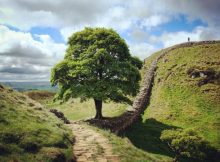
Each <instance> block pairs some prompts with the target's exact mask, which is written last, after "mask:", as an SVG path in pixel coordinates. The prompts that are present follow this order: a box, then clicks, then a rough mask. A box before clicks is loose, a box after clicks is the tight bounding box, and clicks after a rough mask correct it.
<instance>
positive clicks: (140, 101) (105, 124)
mask: <svg viewBox="0 0 220 162" xmlns="http://www.w3.org/2000/svg"><path fill="white" fill-rule="evenodd" d="M215 43H220V40H217V41H215V40H213V41H199V42H185V43H181V44H177V45H174V46H171V47H168V48H166V49H163V50H161V54H160V55H159V56H158V57H157V58H156V59H154V61H153V62H152V63H151V65H150V68H149V70H148V72H147V73H145V75H144V77H143V82H142V85H141V89H140V91H139V93H138V95H137V96H136V98H135V99H134V102H133V105H132V108H131V109H129V110H127V111H126V112H124V113H123V114H122V115H120V116H118V117H115V118H111V119H105V120H98V119H91V120H88V122H89V123H90V124H92V125H96V126H98V127H101V128H105V129H110V130H111V131H112V132H114V133H116V134H118V133H119V132H121V131H123V130H125V129H126V128H128V127H129V126H131V125H132V124H133V123H134V122H135V121H137V120H140V118H141V115H142V114H143V113H144V111H145V110H146V108H147V105H148V104H149V101H150V96H151V89H152V86H153V81H154V75H155V72H156V69H157V63H158V61H159V60H160V59H162V58H163V57H164V56H165V55H166V54H168V53H169V52H171V51H172V50H175V49H177V48H182V47H191V46H195V45H205V44H215Z"/></svg>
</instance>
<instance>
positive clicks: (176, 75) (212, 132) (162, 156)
mask: <svg viewBox="0 0 220 162" xmlns="http://www.w3.org/2000/svg"><path fill="white" fill-rule="evenodd" d="M165 50H166V49H165ZM160 53H161V51H159V52H157V53H155V54H153V55H152V56H150V57H149V58H147V59H146V60H145V65H144V68H143V69H142V75H144V74H145V73H146V72H147V70H148V69H149V67H150V63H151V62H152V61H153V60H154V59H155V58H156V57H157V56H158V55H159V54H160ZM219 58H220V44H213V45H211V44H209V45H196V46H193V47H185V48H179V49H176V50H173V51H171V52H170V53H169V54H168V55H166V56H165V57H164V58H162V59H161V60H160V61H159V63H158V69H157V72H156V76H155V79H154V86H153V89H152V96H151V100H150V104H149V105H148V107H147V110H146V111H145V113H144V115H143V121H140V122H138V123H135V124H134V125H132V126H131V127H130V128H129V129H128V130H127V131H125V132H124V133H123V134H122V137H118V136H115V135H114V134H111V133H110V132H108V131H105V130H100V129H97V128H93V127H92V128H93V129H96V130H97V131H99V132H100V133H102V134H103V135H104V136H106V137H107V138H108V139H109V141H111V143H112V145H113V149H114V152H115V153H116V154H118V155H120V157H121V160H122V161H127V162H130V161H134V162H136V161H146V162H148V161H155V162H160V161H172V158H173V157H174V155H173V153H172V151H171V150H170V149H169V148H168V146H167V145H166V144H164V143H163V142H161V140H160V136H161V133H162V131H163V130H167V129H175V128H183V129H186V128H187V129H188V128H192V129H194V130H196V131H197V133H198V134H199V135H201V136H203V137H204V138H205V139H206V140H208V141H209V142H210V143H211V145H212V146H214V147H216V148H217V149H220V140H219V134H220V117H219V116H220V86H219V85H220V84H219V79H218V77H216V78H214V79H213V80H212V81H211V82H209V83H207V84H204V85H202V86H198V83H199V82H201V80H203V79H204V78H201V77H197V78H194V79H193V78H192V77H191V76H190V75H189V74H188V71H189V69H194V70H200V71H207V70H210V69H211V70H212V71H214V72H215V73H216V75H218V74H219V73H220V66H219V65H220V63H219ZM51 99H52V98H50V99H48V100H39V101H40V102H41V103H43V104H46V105H47V107H48V108H56V109H58V110H60V111H62V112H64V114H65V116H67V118H68V119H70V120H81V119H86V118H91V117H94V115H95V109H94V103H93V101H92V100H89V101H86V102H83V103H81V102H80V100H79V99H74V100H71V101H69V102H67V103H64V104H61V105H60V104H58V103H52V102H51ZM126 107H127V106H126V105H123V104H115V103H107V104H104V108H103V114H104V116H117V115H119V114H121V113H122V112H123V111H125V108H126ZM181 160H182V161H184V159H181ZM185 161H189V159H186V160H185Z"/></svg>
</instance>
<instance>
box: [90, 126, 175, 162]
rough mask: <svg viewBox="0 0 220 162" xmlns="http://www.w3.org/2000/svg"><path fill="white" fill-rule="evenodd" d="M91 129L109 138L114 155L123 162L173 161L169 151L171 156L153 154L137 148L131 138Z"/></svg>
mask: <svg viewBox="0 0 220 162" xmlns="http://www.w3.org/2000/svg"><path fill="white" fill-rule="evenodd" d="M89 127H90V128H92V129H94V130H96V131H97V132H99V133H101V134H102V135H103V136H105V137H106V138H108V140H109V141H110V143H111V144H112V147H113V153H115V154H116V155H118V156H119V157H120V160H121V162H131V161H132V162H171V161H172V155H170V154H171V153H170V152H169V151H168V152H169V153H168V154H169V155H162V154H159V153H155V152H151V151H148V150H145V149H143V148H140V147H138V146H136V145H135V144H134V143H133V142H134V141H131V139H129V137H126V136H116V135H115V134H112V133H110V132H109V131H107V130H101V129H98V128H96V127H93V126H89ZM147 130H149V129H147ZM133 133H134V132H133ZM137 133H139V132H135V133H134V134H137ZM145 133H146V131H145ZM142 142H145V141H142ZM160 143H161V142H160ZM153 144H155V143H153ZM149 147H153V146H149ZM155 147H156V146H155ZM165 147H166V146H165Z"/></svg>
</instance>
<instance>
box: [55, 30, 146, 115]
mask: <svg viewBox="0 0 220 162" xmlns="http://www.w3.org/2000/svg"><path fill="white" fill-rule="evenodd" d="M141 67H142V62H141V61H140V60H139V59H138V58H136V57H132V56H131V55H130V52H129V49H128V46H127V45H126V43H125V41H124V40H123V39H122V38H121V37H120V36H119V35H118V34H117V33H116V32H115V31H114V30H112V29H104V28H94V29H93V28H85V29H84V30H83V31H80V32H76V33H74V34H73V35H72V36H71V37H70V38H69V41H68V49H67V51H66V55H65V58H64V60H63V61H61V62H60V63H58V64H57V65H56V66H55V67H54V68H53V69H52V76H51V83H52V85H57V84H58V85H59V92H58V94H57V99H62V100H63V101H66V100H68V99H69V98H71V97H73V98H77V97H80V98H81V99H82V100H86V99H89V98H92V99H94V101H95V107H96V116H95V118H97V119H101V118H102V102H103V101H109V100H112V101H114V102H125V103H128V104H131V103H132V102H131V100H130V98H129V96H135V95H136V94H137V92H138V89H139V80H140V74H139V71H138V68H141Z"/></svg>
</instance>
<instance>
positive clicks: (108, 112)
mask: <svg viewBox="0 0 220 162" xmlns="http://www.w3.org/2000/svg"><path fill="white" fill-rule="evenodd" d="M40 102H41V103H46V105H47V107H48V108H55V109H57V110H59V111H62V112H63V113H64V115H65V116H66V117H67V118H68V119H69V120H72V121H76V120H83V119H89V118H93V117H94V116H95V104H94V101H93V100H92V99H90V100H87V101H84V102H81V101H80V99H78V98H76V99H70V100H69V101H68V102H66V103H63V104H59V103H58V102H55V103H54V102H52V98H49V99H48V100H40ZM127 106H128V105H125V104H120V103H113V102H109V103H103V116H105V117H112V116H117V115H120V114H122V113H123V112H124V111H125V109H126V108H127Z"/></svg>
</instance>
